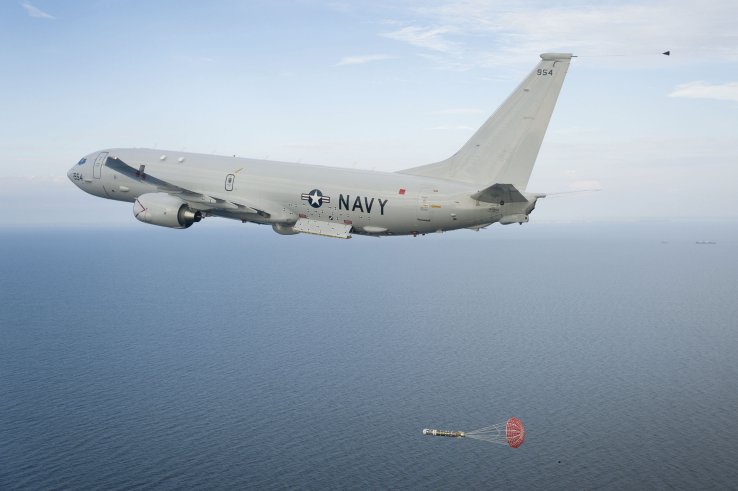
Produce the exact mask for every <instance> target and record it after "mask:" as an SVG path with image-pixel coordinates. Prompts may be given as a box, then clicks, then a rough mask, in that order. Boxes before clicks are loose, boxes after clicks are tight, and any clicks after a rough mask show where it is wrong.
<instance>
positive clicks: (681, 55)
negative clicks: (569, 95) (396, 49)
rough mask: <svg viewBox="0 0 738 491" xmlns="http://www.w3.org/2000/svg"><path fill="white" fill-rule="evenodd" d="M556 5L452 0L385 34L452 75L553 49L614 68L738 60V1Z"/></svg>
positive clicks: (659, 0)
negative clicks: (417, 50) (456, 70)
mask: <svg viewBox="0 0 738 491" xmlns="http://www.w3.org/2000/svg"><path fill="white" fill-rule="evenodd" d="M550 5H552V4H551V3H548V2H545V3H544V2H540V3H539V2H535V1H533V2H516V1H513V0H498V1H494V2H490V1H488V0H458V1H456V0H455V1H449V0H444V1H440V2H434V3H432V4H431V5H430V6H422V7H417V8H415V9H413V12H412V14H413V16H414V17H415V18H416V19H417V20H416V21H414V22H412V23H406V24H405V27H403V28H402V29H399V30H397V31H394V32H390V33H384V34H380V35H381V36H384V37H387V38H390V39H395V40H398V41H403V42H406V43H409V44H411V45H413V46H416V47H419V48H424V49H426V50H427V51H428V52H429V53H428V54H429V55H430V54H432V55H433V56H434V57H435V58H431V59H432V60H434V61H437V62H438V64H439V66H440V67H441V68H449V69H454V67H456V68H458V67H464V66H469V67H473V66H483V67H490V66H494V67H499V66H505V65H510V64H515V63H522V60H525V63H526V64H527V63H528V60H529V58H530V55H531V53H542V52H545V51H565V52H573V53H575V54H577V55H580V56H582V57H588V58H589V62H590V63H597V64H607V65H608V66H612V65H615V64H617V65H618V66H639V67H640V66H652V65H654V63H659V62H660V63H665V62H667V61H668V62H669V63H671V64H677V63H684V62H692V61H694V60H695V59H699V60H706V59H710V60H721V61H731V62H732V61H736V60H738V47H737V46H738V30H736V29H735V26H734V25H733V19H735V18H738V2H725V1H721V0H705V1H703V2H699V3H695V2H692V1H690V0H645V1H643V2H627V3H618V2H603V3H599V4H592V3H589V2H586V3H585V2H583V1H577V0H575V1H573V2H569V3H564V4H558V5H556V4H553V5H554V6H550ZM408 24H410V25H408ZM429 25H430V26H433V27H426V26H429ZM448 35H453V41H449V40H448ZM666 50H671V51H672V56H671V57H670V58H666V57H663V56H661V52H663V51H666ZM612 55H619V56H618V57H613V56H612Z"/></svg>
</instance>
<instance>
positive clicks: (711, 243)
mask: <svg viewBox="0 0 738 491" xmlns="http://www.w3.org/2000/svg"><path fill="white" fill-rule="evenodd" d="M695 244H700V245H706V244H709V245H713V244H717V242H715V241H714V240H698V241H697V242H695Z"/></svg>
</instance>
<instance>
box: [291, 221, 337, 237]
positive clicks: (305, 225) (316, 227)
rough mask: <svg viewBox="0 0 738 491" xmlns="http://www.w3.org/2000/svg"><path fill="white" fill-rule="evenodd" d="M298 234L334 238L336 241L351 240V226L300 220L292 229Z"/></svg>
mask: <svg viewBox="0 0 738 491" xmlns="http://www.w3.org/2000/svg"><path fill="white" fill-rule="evenodd" d="M292 229H293V230H294V231H296V232H302V233H305V234H313V235H322V236H324V237H333V238H336V239H350V238H351V235H349V232H351V225H345V224H343V223H336V222H324V221H321V220H311V219H309V218H300V219H299V220H297V223H295V225H294V226H293V227H292Z"/></svg>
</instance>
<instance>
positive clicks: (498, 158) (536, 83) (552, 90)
mask: <svg viewBox="0 0 738 491" xmlns="http://www.w3.org/2000/svg"><path fill="white" fill-rule="evenodd" d="M571 58H572V55H571V54H570V53H544V54H542V55H541V62H540V63H538V66H536V67H535V68H534V69H533V71H532V72H531V73H530V75H528V77H526V78H525V80H523V82H522V83H521V84H520V85H519V86H518V88H517V89H515V91H514V92H513V93H512V94H510V96H509V97H508V98H507V99H506V100H505V102H503V103H502V105H501V106H500V107H499V108H498V109H497V111H495V112H494V114H492V116H490V118H489V119H488V120H487V121H486V122H485V123H484V124H483V125H482V127H481V128H479V130H477V132H476V133H474V136H472V137H471V139H470V140H469V141H468V142H466V144H465V145H464V146H463V147H462V148H461V150H459V151H458V152H456V153H455V154H454V155H453V156H452V157H451V158H449V159H447V160H444V161H442V162H437V163H435V164H429V165H424V166H421V167H414V168H412V169H406V170H403V171H400V172H401V173H403V174H410V175H415V176H427V177H437V178H442V179H451V180H454V181H461V182H467V183H471V184H477V185H480V186H489V185H491V184H495V183H502V184H512V185H514V186H515V187H516V188H517V189H519V190H521V191H522V190H525V188H526V186H527V185H528V180H529V179H530V174H531V172H532V171H533V164H535V161H536V157H537V156H538V150H539V149H540V148H541V142H542V141H543V136H544V135H545V133H546V128H547V127H548V122H549V120H550V119H551V114H552V113H553V109H554V106H555V105H556V99H557V98H558V97H559V92H560V91H561V85H562V84H563V82H564V77H566V72H567V70H568V68H569V62H570V61H571Z"/></svg>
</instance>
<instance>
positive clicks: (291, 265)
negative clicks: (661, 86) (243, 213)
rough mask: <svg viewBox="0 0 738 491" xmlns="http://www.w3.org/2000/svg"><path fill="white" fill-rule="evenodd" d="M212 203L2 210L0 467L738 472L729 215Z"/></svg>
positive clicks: (296, 477) (305, 475)
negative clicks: (296, 212)
mask: <svg viewBox="0 0 738 491" xmlns="http://www.w3.org/2000/svg"><path fill="white" fill-rule="evenodd" d="M230 225H231V226H230V227H219V226H211V225H209V224H208V223H205V224H202V225H200V224H198V225H197V226H195V227H192V229H189V230H187V231H172V230H165V229H158V228H156V227H151V226H145V225H138V226H132V227H130V228H123V229H118V230H112V229H111V230H66V231H65V230H47V231H23V230H16V231H9V230H6V231H2V232H0V292H1V293H2V297H1V298H0V340H1V341H0V488H2V489H16V488H89V487H95V488H106V489H137V488H144V487H152V486H156V487H159V488H163V489H167V488H169V489H173V488H182V487H199V488H245V487H259V488H313V489H325V488H367V487H369V488H394V489H402V488H419V489H428V488H431V489H453V488H477V489H490V488H506V489H534V488H539V489H557V488H559V489H590V488H605V489H607V488H610V489H625V488H636V487H637V488H679V489H697V488H699V489H704V488H736V487H738V464H736V462H738V293H737V292H738V258H737V257H736V251H738V227H736V225H735V224H728V225H725V226H723V225H715V224H713V225H710V226H694V225H689V224H686V225H685V224H668V223H667V224H663V223H662V224H655V225H653V224H651V225H648V224H647V225H627V224H621V225H586V226H585V225H577V226H575V225H537V224H527V225H526V226H524V227H517V226H515V227H513V226H510V227H508V228H501V227H492V228H491V229H490V230H487V231H483V232H480V233H472V232H457V233H455V234H444V235H441V236H428V237H419V238H416V239H413V238H389V239H370V238H361V237H359V238H354V239H352V240H351V241H338V240H331V239H322V238H316V237H305V236H296V237H282V236H277V235H276V234H273V233H272V232H271V231H270V230H268V229H266V228H261V227H256V226H253V225H250V226H245V225H243V226H242V225H239V224H235V223H234V224H230ZM716 238H718V239H719V240H718V241H717V242H718V243H717V244H716V245H696V244H695V240H713V239H716ZM509 416H517V417H519V418H521V419H522V420H523V421H524V422H525V424H526V429H527V438H526V442H525V444H524V445H523V446H522V447H521V448H519V449H511V448H508V447H505V446H498V445H494V444H491V443H486V442H480V441H475V440H468V439H465V440H457V439H445V438H431V437H425V436H423V435H422V434H421V430H422V429H423V428H425V427H431V428H442V429H450V430H472V429H475V428H478V427H482V426H487V425H489V424H492V423H498V422H502V421H505V420H506V419H507V418H508V417H509Z"/></svg>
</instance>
